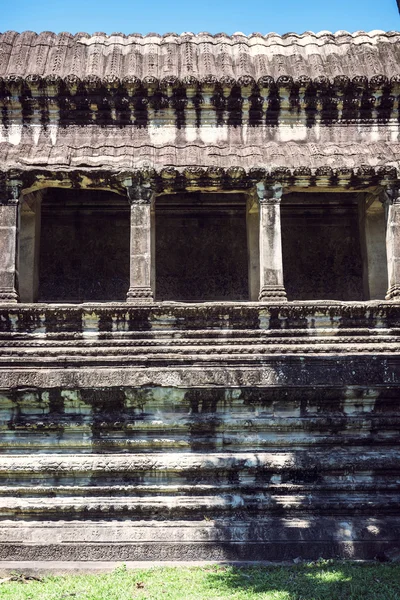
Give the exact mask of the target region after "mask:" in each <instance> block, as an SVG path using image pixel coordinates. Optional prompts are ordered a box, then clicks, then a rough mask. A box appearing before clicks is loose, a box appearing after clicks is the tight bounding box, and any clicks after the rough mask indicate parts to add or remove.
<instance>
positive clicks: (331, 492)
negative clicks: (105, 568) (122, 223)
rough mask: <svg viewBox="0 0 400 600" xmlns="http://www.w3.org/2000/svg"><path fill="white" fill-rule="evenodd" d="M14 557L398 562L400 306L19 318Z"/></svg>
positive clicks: (13, 345)
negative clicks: (393, 554)
mask: <svg viewBox="0 0 400 600" xmlns="http://www.w3.org/2000/svg"><path fill="white" fill-rule="evenodd" d="M0 329H1V334H0V343H1V356H0V389H1V390H2V391H1V393H0V415H1V421H0V427H1V431H2V435H1V436H0V519H1V520H0V540H1V542H2V543H1V545H0V557H1V558H3V559H5V558H7V559H9V560H41V559H42V560H78V559H80V560H111V559H112V560H135V559H137V560H155V559H159V560H162V559H164V560H171V559H176V560H182V559H212V560H216V559H246V560H261V559H265V560H283V559H293V558H296V557H298V556H301V557H304V558H308V559H316V558H318V557H320V556H323V557H334V556H341V557H346V558H369V559H372V558H375V557H376V556H380V557H383V555H384V553H385V551H386V550H388V549H389V548H390V547H393V546H395V545H396V544H397V540H398V536H399V532H400V519H399V517H398V514H397V506H398V502H399V499H400V494H399V473H400V451H399V444H400V436H399V427H398V425H399V422H400V413H399V410H398V386H399V382H400V361H399V359H398V354H397V350H398V344H399V334H400V306H399V305H397V304H394V303H378V302H375V303H367V304H364V303H359V304H357V303H353V304H346V303H323V302H320V303H296V304H287V305H286V306H283V307H282V306H281V307H279V306H273V305H265V304H251V303H247V304H237V303H236V304H230V305H229V304H219V305H216V304H203V305H196V304H193V305H185V304H168V303H163V304H157V303H155V304H154V305H152V306H146V307H131V308H129V307H127V306H126V305H124V304H120V305H114V306H104V305H103V306H101V305H87V306H85V307H82V306H76V307H66V306H49V305H36V306H32V305H29V306H28V305H26V306H25V305H20V306H18V305H15V306H14V307H13V308H12V309H11V308H2V309H1V310H0Z"/></svg>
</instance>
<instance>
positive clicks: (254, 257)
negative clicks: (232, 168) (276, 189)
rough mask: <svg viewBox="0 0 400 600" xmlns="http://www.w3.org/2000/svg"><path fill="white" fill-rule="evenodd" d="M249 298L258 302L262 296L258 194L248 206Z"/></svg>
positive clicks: (249, 200) (250, 199)
mask: <svg viewBox="0 0 400 600" xmlns="http://www.w3.org/2000/svg"><path fill="white" fill-rule="evenodd" d="M246 227H247V259H248V272H249V298H250V300H251V301H252V302H257V300H258V296H259V294H260V217H259V206H258V202H257V195H256V193H255V192H254V193H252V194H251V195H249V196H248V199H247V206H246Z"/></svg>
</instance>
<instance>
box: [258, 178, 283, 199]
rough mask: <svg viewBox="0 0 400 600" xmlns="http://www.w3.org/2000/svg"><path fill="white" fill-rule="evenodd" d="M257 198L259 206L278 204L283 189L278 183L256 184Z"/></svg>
mask: <svg viewBox="0 0 400 600" xmlns="http://www.w3.org/2000/svg"><path fill="white" fill-rule="evenodd" d="M256 187H257V197H258V201H259V203H260V204H280V202H281V199H282V195H283V187H282V184H280V183H274V184H272V185H267V186H266V185H265V184H264V183H263V182H261V183H257V186H256Z"/></svg>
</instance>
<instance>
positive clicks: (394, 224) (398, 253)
mask: <svg viewBox="0 0 400 600" xmlns="http://www.w3.org/2000/svg"><path fill="white" fill-rule="evenodd" d="M387 202H388V216H387V228H386V252H387V265H388V291H387V294H386V300H400V187H397V186H396V187H393V188H391V189H388V190H387Z"/></svg>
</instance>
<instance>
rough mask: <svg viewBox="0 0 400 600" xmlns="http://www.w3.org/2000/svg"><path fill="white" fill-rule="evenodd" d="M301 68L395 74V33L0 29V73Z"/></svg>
mask: <svg viewBox="0 0 400 600" xmlns="http://www.w3.org/2000/svg"><path fill="white" fill-rule="evenodd" d="M299 73H300V74H302V75H304V76H309V77H312V78H315V77H317V76H319V75H324V76H325V77H328V78H329V79H333V78H334V77H336V76H337V75H348V76H349V77H354V75H355V74H358V75H362V76H365V77H368V78H371V77H373V76H374V75H385V76H387V77H389V78H390V77H393V76H394V75H399V74H400V33H398V32H394V31H392V32H387V33H385V32H383V31H371V32H369V33H367V32H365V31H358V32H355V33H348V32H346V31H338V32H336V33H330V32H327V31H321V32H319V33H312V32H305V33H302V34H296V33H287V34H285V35H282V36H280V35H278V34H276V33H269V34H268V35H261V34H259V33H254V34H252V35H249V36H245V35H244V34H243V33H240V32H237V33H234V34H233V35H232V36H228V35H226V34H223V33H219V34H216V35H211V34H209V33H199V34H197V35H195V34H193V33H191V32H185V33H182V34H181V35H177V34H175V33H166V34H164V35H162V36H161V35H159V34H155V33H149V34H147V35H144V36H143V35H140V34H129V35H125V34H122V33H113V34H111V35H109V36H107V35H105V34H104V33H102V32H100V33H95V34H93V35H89V34H87V33H77V34H75V35H72V34H70V33H66V32H63V33H60V34H58V35H56V34H54V33H51V32H48V31H45V32H42V33H40V34H36V33H34V32H32V31H25V32H23V33H16V32H12V31H8V32H5V33H3V34H0V77H1V76H7V75H19V76H22V77H24V76H25V77H26V76H28V75H32V74H40V75H43V76H47V75H53V76H54V75H57V76H59V77H62V78H64V77H67V76H68V75H71V74H74V75H76V76H78V77H80V78H81V79H83V78H85V77H87V76H92V75H96V76H98V77H101V78H107V77H109V76H116V77H119V78H121V79H122V78H123V77H133V76H136V77H139V78H144V77H146V76H153V77H156V78H157V79H160V80H161V79H163V78H164V77H165V76H175V77H179V78H183V77H185V76H186V75H188V74H191V75H193V76H195V77H197V78H199V79H201V78H202V77H205V76H206V75H213V76H217V77H220V76H221V75H227V76H230V77H234V78H236V79H238V78H239V77H240V76H243V75H251V76H253V77H255V78H256V79H258V78H259V77H261V76H263V75H272V76H273V77H275V78H278V77H279V76H281V75H292V76H298V75H299Z"/></svg>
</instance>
